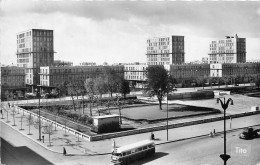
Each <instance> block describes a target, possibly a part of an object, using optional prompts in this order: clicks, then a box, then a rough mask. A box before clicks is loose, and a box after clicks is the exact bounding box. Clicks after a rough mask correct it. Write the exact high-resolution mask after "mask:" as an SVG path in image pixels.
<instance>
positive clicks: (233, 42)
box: [209, 35, 246, 64]
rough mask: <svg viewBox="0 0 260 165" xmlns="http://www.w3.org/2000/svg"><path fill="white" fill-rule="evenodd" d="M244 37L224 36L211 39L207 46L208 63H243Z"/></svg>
mask: <svg viewBox="0 0 260 165" xmlns="http://www.w3.org/2000/svg"><path fill="white" fill-rule="evenodd" d="M245 62H246V39H245V38H238V36H237V35H236V36H226V38H225V39H221V40H216V41H212V42H211V43H210V46H209V63H210V64H216V63H245Z"/></svg>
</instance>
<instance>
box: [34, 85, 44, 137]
mask: <svg viewBox="0 0 260 165" xmlns="http://www.w3.org/2000/svg"><path fill="white" fill-rule="evenodd" d="M35 91H36V93H37V94H38V98H39V105H38V106H39V140H40V141H41V140H42V139H41V108H40V101H41V100H40V99H41V94H40V90H38V89H37V88H36V89H35Z"/></svg>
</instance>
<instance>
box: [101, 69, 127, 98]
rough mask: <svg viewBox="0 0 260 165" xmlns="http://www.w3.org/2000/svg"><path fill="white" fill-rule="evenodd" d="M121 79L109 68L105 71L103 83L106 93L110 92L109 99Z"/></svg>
mask: <svg viewBox="0 0 260 165" xmlns="http://www.w3.org/2000/svg"><path fill="white" fill-rule="evenodd" d="M122 79H123V78H122V77H121V76H120V75H118V74H117V73H116V72H115V71H114V70H112V69H110V68H106V69H105V74H104V82H105V85H106V89H107V91H109V92H110V96H111V97H112V95H113V93H114V92H116V91H118V85H119V84H120V82H121V81H122Z"/></svg>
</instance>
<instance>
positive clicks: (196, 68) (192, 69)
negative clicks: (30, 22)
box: [170, 64, 210, 82]
mask: <svg viewBox="0 0 260 165" xmlns="http://www.w3.org/2000/svg"><path fill="white" fill-rule="evenodd" d="M170 74H171V75H172V77H173V78H175V79H176V80H177V81H179V82H181V81H186V80H190V81H192V80H194V79H201V80H202V79H205V78H208V77H209V76H210V65H209V64H183V65H170Z"/></svg>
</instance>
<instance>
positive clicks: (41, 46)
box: [16, 29, 54, 86]
mask: <svg viewBox="0 0 260 165" xmlns="http://www.w3.org/2000/svg"><path fill="white" fill-rule="evenodd" d="M16 55H17V66H18V67H24V68H25V74H26V76H25V83H26V84H27V85H32V86H35V85H39V84H40V77H39V74H38V73H39V72H40V67H41V66H52V65H53V62H54V49H53V30H44V29H30V30H28V31H24V32H20V33H18V34H17V53H16Z"/></svg>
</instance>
